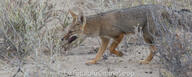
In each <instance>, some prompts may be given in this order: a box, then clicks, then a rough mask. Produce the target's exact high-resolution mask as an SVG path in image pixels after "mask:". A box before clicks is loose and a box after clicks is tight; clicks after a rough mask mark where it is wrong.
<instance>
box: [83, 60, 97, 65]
mask: <svg viewBox="0 0 192 77" xmlns="http://www.w3.org/2000/svg"><path fill="white" fill-rule="evenodd" d="M85 64H86V65H91V64H96V60H90V61H88V62H86V63H85Z"/></svg>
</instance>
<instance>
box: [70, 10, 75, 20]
mask: <svg viewBox="0 0 192 77" xmlns="http://www.w3.org/2000/svg"><path fill="white" fill-rule="evenodd" d="M69 13H70V14H71V16H72V17H73V18H77V15H76V14H75V13H74V12H72V11H71V10H69Z"/></svg>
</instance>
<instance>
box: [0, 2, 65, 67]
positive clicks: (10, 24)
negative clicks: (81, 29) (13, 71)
mask: <svg viewBox="0 0 192 77" xmlns="http://www.w3.org/2000/svg"><path fill="white" fill-rule="evenodd" d="M55 8H56V7H55V4H54V2H52V1H50V0H1V3H0V31H2V34H1V35H3V40H4V41H3V44H2V45H1V46H0V47H1V51H0V56H1V60H4V61H8V62H10V61H14V62H12V63H14V64H17V66H19V67H21V66H22V65H23V59H24V58H25V57H27V56H31V57H34V59H37V60H38V59H40V58H38V57H39V56H40V55H42V53H45V54H49V55H51V56H52V55H54V54H55V53H59V52H60V51H61V47H60V39H61V36H62V32H63V28H64V27H65V26H66V25H67V24H68V19H67V17H68V14H67V12H65V11H63V10H58V9H55ZM53 22H55V23H53ZM59 33H60V34H59ZM59 36H60V37H59ZM40 62H41V61H40Z"/></svg>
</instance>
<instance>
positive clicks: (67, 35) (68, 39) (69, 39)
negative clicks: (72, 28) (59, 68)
mask: <svg viewBox="0 0 192 77" xmlns="http://www.w3.org/2000/svg"><path fill="white" fill-rule="evenodd" d="M76 39H77V36H75V35H73V36H71V35H70V34H66V35H65V36H64V37H63V38H62V39H61V40H62V41H64V40H67V42H68V43H69V44H70V43H72V42H73V41H75V40H76Z"/></svg>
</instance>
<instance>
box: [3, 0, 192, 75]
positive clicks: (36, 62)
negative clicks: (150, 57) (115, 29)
mask: <svg viewBox="0 0 192 77" xmlns="http://www.w3.org/2000/svg"><path fill="white" fill-rule="evenodd" d="M141 4H160V5H165V6H168V7H172V8H173V9H180V8H186V9H191V10H192V7H191V5H192V1H190V0H97V1H96V0H77V1H72V0H66V1H64V2H63V4H62V5H59V6H58V5H57V2H55V1H51V0H1V1H0V7H1V8H0V20H1V21H0V35H1V36H3V40H1V39H2V37H0V59H1V65H2V68H3V70H6V71H9V72H14V73H13V74H12V75H13V76H16V77H19V76H25V77H30V75H31V74H30V72H31V71H33V73H36V72H41V73H44V74H45V75H41V73H39V74H37V76H46V77H56V76H63V74H62V73H61V72H59V68H60V65H59V63H60V62H61V61H60V60H59V57H60V55H61V53H65V51H63V48H62V47H63V42H61V38H62V36H63V33H64V32H65V31H64V30H65V27H66V26H68V25H69V24H70V22H71V17H70V16H69V15H68V12H67V11H68V9H72V10H74V11H75V10H77V9H78V8H76V7H80V8H81V9H82V10H84V13H85V14H86V15H90V14H95V13H99V12H103V11H107V10H111V9H118V8H126V7H132V6H137V5H141ZM58 7H63V8H58ZM76 12H77V13H78V11H76ZM175 33H177V32H175ZM180 36H182V37H186V36H191V33H189V32H181V35H180ZM182 37H181V38H182ZM165 39H168V40H165V41H164V42H162V43H161V46H160V49H162V48H164V49H163V50H159V51H160V56H159V57H160V58H161V59H162V63H163V65H165V66H166V69H167V71H169V73H171V74H173V76H178V74H179V75H180V73H181V71H182V72H185V71H187V73H184V74H185V76H187V74H188V71H189V69H187V68H191V66H190V64H192V63H191V61H192V60H191V59H192V58H191V57H190V56H191V54H192V49H191V46H192V45H191V37H188V38H182V39H179V40H178V39H174V38H173V39H170V37H165ZM170 40H171V42H170ZM173 41H178V42H176V43H182V45H183V46H184V47H185V48H182V49H178V47H177V46H174V45H175V44H174V42H173ZM75 46H76V45H75ZM167 46H168V47H167ZM170 47H171V49H170ZM176 50H179V52H178V53H176V52H173V51H176ZM164 51H169V52H168V53H164ZM183 51H185V52H187V53H185V52H183ZM45 55H47V56H45ZM167 55H171V56H167ZM176 56H177V57H176ZM167 59H168V60H167ZM178 61H179V63H177V62H178ZM180 61H185V62H180ZM26 62H29V63H28V64H31V65H32V67H31V68H33V67H34V68H35V69H32V70H29V69H25V63H26ZM7 63H8V65H7ZM182 63H184V64H182ZM170 66H171V67H170ZM184 67H185V68H184ZM6 68H11V69H6ZM179 69H181V70H179ZM175 70H179V71H175ZM189 72H190V71H189ZM165 75H167V74H165V71H163V73H162V76H165ZM181 76H183V75H181ZM165 77H169V76H165Z"/></svg>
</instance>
